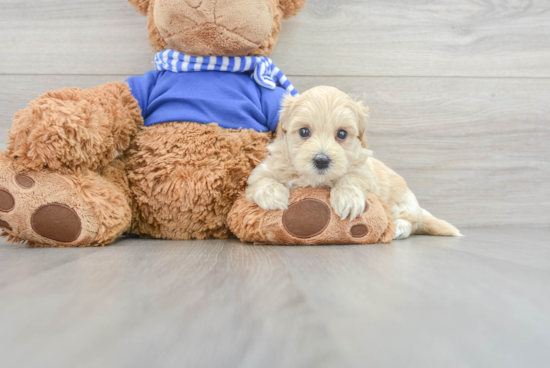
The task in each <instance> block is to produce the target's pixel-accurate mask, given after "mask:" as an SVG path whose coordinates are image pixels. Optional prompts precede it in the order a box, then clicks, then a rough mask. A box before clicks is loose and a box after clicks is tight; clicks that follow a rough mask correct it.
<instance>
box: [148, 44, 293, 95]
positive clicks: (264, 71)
mask: <svg viewBox="0 0 550 368" xmlns="http://www.w3.org/2000/svg"><path fill="white" fill-rule="evenodd" d="M155 68H156V70H158V71H163V70H167V71H170V72H174V73H183V72H198V71H203V70H215V71H222V72H231V73H248V72H252V73H251V75H250V77H251V78H252V79H253V80H254V81H255V82H256V83H257V84H259V85H260V86H262V87H265V88H269V89H275V87H276V86H280V87H282V88H284V89H286V90H287V92H288V93H290V94H291V95H292V96H297V95H298V92H297V91H296V89H295V88H294V86H293V85H292V83H290V81H289V80H288V79H287V77H286V76H285V75H284V74H283V72H281V71H280V70H279V68H277V67H276V66H275V65H273V62H272V61H271V59H270V58H268V57H265V56H243V57H238V56H235V57H231V56H205V57H202V56H189V55H185V54H182V53H180V52H177V51H174V50H170V49H166V50H164V51H161V52H157V54H156V56H155Z"/></svg>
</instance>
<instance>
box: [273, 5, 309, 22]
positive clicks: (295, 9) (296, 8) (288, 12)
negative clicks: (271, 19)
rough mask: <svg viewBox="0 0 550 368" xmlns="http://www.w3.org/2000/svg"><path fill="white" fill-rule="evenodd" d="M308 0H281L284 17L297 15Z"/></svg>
mask: <svg viewBox="0 0 550 368" xmlns="http://www.w3.org/2000/svg"><path fill="white" fill-rule="evenodd" d="M305 3H306V0H279V6H280V7H281V9H282V10H283V16H284V18H285V19H286V18H290V17H293V16H295V15H296V14H298V13H299V12H300V10H302V8H303V7H304V5H305Z"/></svg>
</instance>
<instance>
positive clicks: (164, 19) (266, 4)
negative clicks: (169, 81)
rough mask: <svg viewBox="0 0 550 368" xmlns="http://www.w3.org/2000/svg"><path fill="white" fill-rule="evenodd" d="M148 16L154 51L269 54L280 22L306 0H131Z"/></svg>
mask: <svg viewBox="0 0 550 368" xmlns="http://www.w3.org/2000/svg"><path fill="white" fill-rule="evenodd" d="M128 1H129V2H130V3H131V4H132V5H134V6H135V7H136V9H137V10H138V11H139V12H140V13H142V14H143V15H147V19H148V25H147V28H148V30H149V43H150V44H151V46H152V47H153V49H154V50H155V52H159V51H162V50H163V49H166V48H170V49H174V50H176V51H179V52H181V53H184V54H188V55H193V56H249V55H261V56H269V55H270V54H271V52H272V51H273V47H274V46H275V43H276V42H277V37H278V36H279V31H280V30H281V21H282V19H283V18H289V17H291V16H293V15H296V14H298V12H299V11H300V10H301V9H302V7H303V6H304V4H305V2H306V0H128Z"/></svg>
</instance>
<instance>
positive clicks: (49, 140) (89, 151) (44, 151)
mask: <svg viewBox="0 0 550 368" xmlns="http://www.w3.org/2000/svg"><path fill="white" fill-rule="evenodd" d="M142 125H143V118H142V117H141V112H140V109H139V106H138V104H137V101H136V100H135V99H134V97H133V96H132V94H131V93H130V91H129V89H128V84H126V83H107V84H104V85H102V86H99V87H96V88H93V89H89V90H82V89H80V88H64V89H62V90H58V91H53V92H47V93H45V94H43V95H41V96H40V97H38V98H37V99H36V100H34V101H32V102H31V103H30V104H29V106H28V107H27V108H25V109H23V110H20V111H19V112H17V113H16V114H15V117H14V118H13V126H12V129H11V131H10V132H9V133H8V136H9V140H8V152H9V156H10V157H11V158H12V159H13V161H14V165H15V166H16V167H17V168H19V169H21V170H41V169H45V168H47V169H51V170H62V171H66V170H69V171H72V172H74V171H75V170H78V169H90V170H98V169H100V168H101V167H104V166H106V165H107V164H108V163H109V162H111V161H112V160H113V159H114V158H115V156H116V153H117V151H118V152H124V151H125V150H126V149H128V147H129V145H130V140H131V139H132V137H134V136H135V135H136V133H137V132H138V130H139V129H140V128H141V126H142Z"/></svg>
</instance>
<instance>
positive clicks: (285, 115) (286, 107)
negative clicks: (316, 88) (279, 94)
mask: <svg viewBox="0 0 550 368" xmlns="http://www.w3.org/2000/svg"><path fill="white" fill-rule="evenodd" d="M294 102H296V97H293V96H292V95H290V94H288V95H287V96H286V97H285V99H284V100H283V101H282V102H281V114H280V117H279V124H278V125H277V130H276V131H275V133H276V134H277V138H281V137H282V136H284V135H285V134H286V132H287V130H288V125H289V124H290V115H291V114H292V112H291V111H292V105H294Z"/></svg>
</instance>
